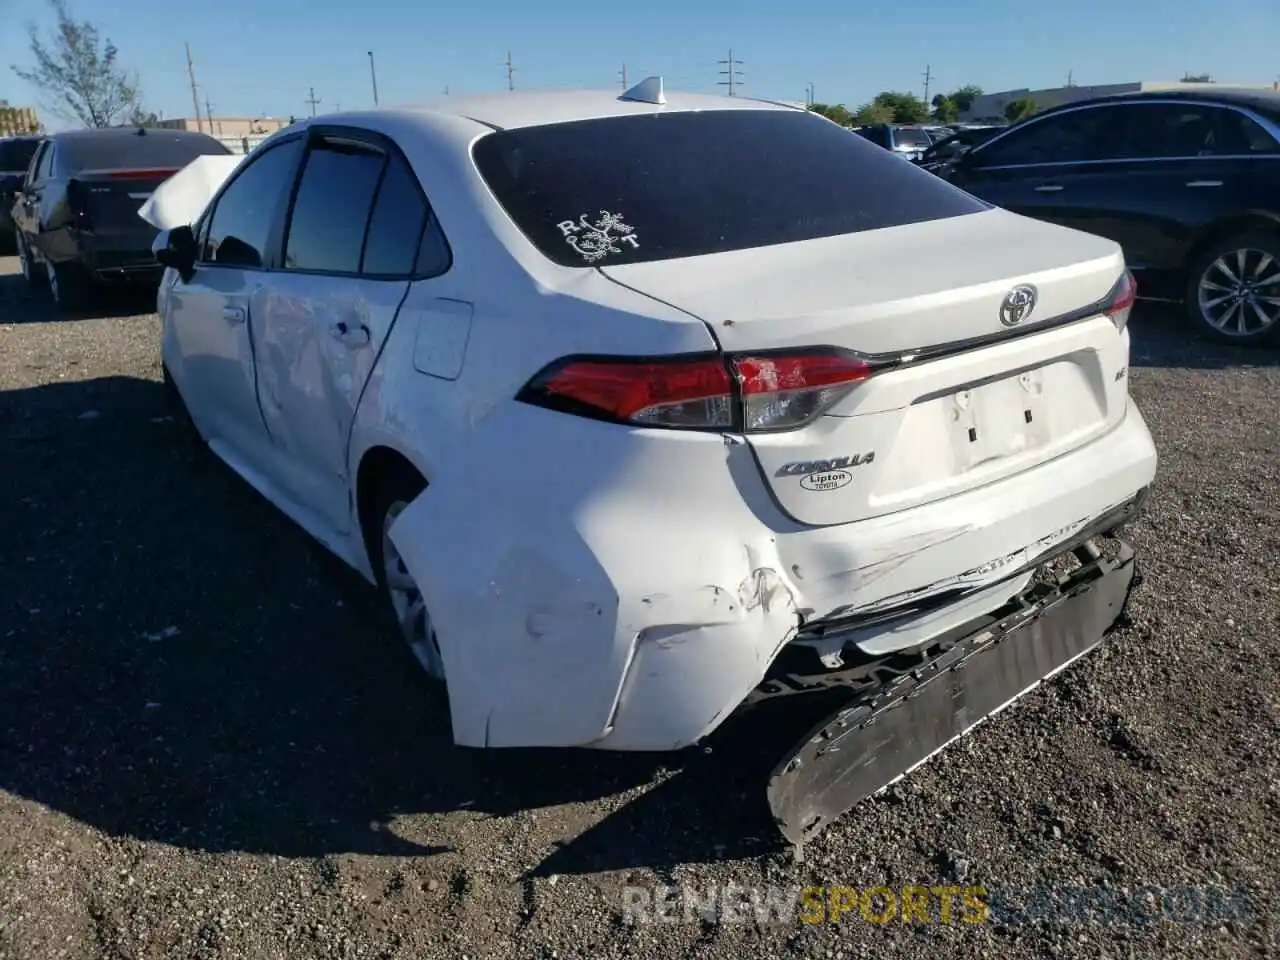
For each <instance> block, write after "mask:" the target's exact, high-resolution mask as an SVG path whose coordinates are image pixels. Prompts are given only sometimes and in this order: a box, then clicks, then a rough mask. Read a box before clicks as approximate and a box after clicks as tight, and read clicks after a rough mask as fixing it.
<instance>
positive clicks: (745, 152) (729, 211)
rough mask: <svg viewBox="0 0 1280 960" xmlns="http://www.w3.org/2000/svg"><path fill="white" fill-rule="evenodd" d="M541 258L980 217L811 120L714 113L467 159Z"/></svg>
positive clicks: (592, 131)
mask: <svg viewBox="0 0 1280 960" xmlns="http://www.w3.org/2000/svg"><path fill="white" fill-rule="evenodd" d="M473 153H474V158H475V163H476V166H477V168H478V169H479V171H480V174H481V176H482V177H484V179H485V181H486V182H487V183H488V184H489V187H490V189H491V190H492V191H493V193H494V195H495V196H496V197H497V199H498V202H499V203H501V204H502V206H503V207H504V208H505V209H506V211H507V212H508V213H509V214H510V215H511V217H512V219H513V220H514V221H515V222H516V224H517V226H519V228H520V229H521V230H522V231H523V232H524V234H525V235H526V236H527V237H528V238H529V239H530V241H532V242H533V244H534V245H535V246H536V247H537V248H538V249H539V250H540V251H541V252H542V253H543V254H545V255H546V256H547V257H548V258H549V259H551V260H553V261H555V262H556V263H560V264H564V265H566V266H592V265H596V264H600V265H605V264H621V263H643V262H647V261H653V260H665V259H671V258H674V257H692V256H698V255H701V254H708V253H719V252H723V251H728V250H744V249H748V248H752V247H762V246H769V245H772V244H781V243H793V242H797V241H802V240H811V239H815V238H818V237H830V236H836V235H839V234H847V233H859V232H861V231H865V230H877V229H880V228H882V227H894V226H900V225H903V224H908V223H919V222H921V221H926V220H940V219H944V218H948V217H957V216H962V215H964V214H969V213H977V212H979V211H981V210H985V209H987V205H986V204H985V203H983V202H982V201H980V200H978V199H976V198H974V197H972V196H970V195H969V194H967V193H964V192H962V191H960V190H958V189H957V188H955V187H953V186H951V185H950V184H948V183H947V182H946V181H944V180H941V179H939V178H937V177H935V176H933V175H932V174H930V173H926V172H925V171H923V170H921V169H919V168H918V167H916V166H915V164H911V163H903V161H902V159H901V158H900V157H897V156H894V155H893V154H892V153H889V152H888V151H886V150H883V149H881V148H879V147H877V146H874V145H872V144H870V143H868V142H867V141H866V140H864V139H863V138H862V137H859V136H857V135H855V134H853V133H851V132H850V131H849V130H846V129H845V128H843V127H840V126H837V125H836V124H834V123H831V122H829V121H827V120H824V119H822V118H820V117H817V116H814V115H812V114H808V113H800V112H798V111H797V112H791V111H782V110H712V111H697V112H680V113H662V114H646V115H643V116H629V117H607V118H603V119H597V120H580V121H574V122H571V123H560V124H548V125H545V126H537V127H526V128H522V129H514V130H505V131H501V132H498V133H491V134H488V135H486V136H484V137H482V138H480V139H479V140H478V141H477V142H476V144H475V147H474V148H473Z"/></svg>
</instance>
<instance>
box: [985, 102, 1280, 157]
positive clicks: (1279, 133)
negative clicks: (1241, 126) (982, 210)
mask: <svg viewBox="0 0 1280 960" xmlns="http://www.w3.org/2000/svg"><path fill="white" fill-rule="evenodd" d="M1142 106H1159V107H1170V106H1174V107H1187V106H1191V107H1207V108H1211V109H1217V110H1234V111H1235V112H1236V113H1238V114H1241V115H1242V116H1245V117H1247V118H1249V119H1250V120H1252V121H1253V122H1254V123H1256V124H1257V125H1258V126H1260V127H1261V128H1262V130H1263V132H1264V133H1266V134H1267V136H1269V137H1271V139H1272V141H1273V142H1274V143H1275V146H1276V152H1275V153H1247V154H1225V153H1224V154H1214V155H1211V156H1200V155H1195V156H1188V157H1113V158H1111V159H1109V160H1050V161H1046V162H1043V163H1002V164H999V165H997V166H991V167H982V168H981V169H983V170H1028V169H1031V168H1034V167H1082V166H1097V165H1098V164H1103V163H1169V162H1171V161H1172V162H1175V163H1181V162H1184V161H1187V160H1277V159H1280V123H1276V122H1275V121H1273V120H1269V119H1267V118H1266V117H1264V116H1262V115H1261V114H1259V113H1256V112H1255V111H1253V110H1250V109H1249V108H1248V107H1241V106H1239V105H1237V104H1234V103H1218V102H1214V101H1212V100H1198V99H1197V100H1192V99H1187V98H1185V97H1160V98H1151V99H1147V98H1143V99H1141V100H1136V99H1135V100H1111V101H1107V102H1105V103H1084V104H1080V105H1079V106H1068V107H1063V108H1061V109H1057V110H1053V111H1052V112H1049V113H1043V114H1040V115H1039V116H1035V117H1032V118H1031V119H1029V120H1028V121H1027V122H1026V124H1019V125H1018V126H1017V127H1010V128H1009V129H1008V130H1006V131H1005V132H1004V133H998V134H996V135H995V136H994V137H992V138H991V139H990V140H987V141H986V142H985V143H980V144H978V145H977V146H976V147H974V148H973V149H971V150H970V151H969V153H970V155H972V156H980V155H981V153H982V151H984V150H986V149H987V148H988V147H990V146H992V145H993V144H996V143H999V142H1000V141H1001V140H1003V139H1004V138H1005V137H1007V136H1009V134H1011V133H1014V132H1017V131H1020V130H1025V129H1026V128H1027V127H1029V126H1031V125H1032V124H1035V123H1039V122H1041V121H1042V120H1050V119H1052V118H1053V117H1060V116H1063V115H1064V114H1068V113H1079V112H1080V111H1082V110H1101V109H1104V108H1106V107H1142Z"/></svg>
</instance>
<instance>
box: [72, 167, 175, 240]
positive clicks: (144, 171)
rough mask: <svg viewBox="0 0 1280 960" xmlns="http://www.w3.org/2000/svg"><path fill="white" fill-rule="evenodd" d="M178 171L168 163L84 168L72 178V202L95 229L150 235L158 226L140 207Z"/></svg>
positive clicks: (118, 233) (132, 234)
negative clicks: (147, 218) (144, 217)
mask: <svg viewBox="0 0 1280 960" xmlns="http://www.w3.org/2000/svg"><path fill="white" fill-rule="evenodd" d="M177 172H178V170H177V168H173V169H170V168H168V167H164V168H157V167H143V168H113V169H102V170H81V171H80V172H78V173H77V174H75V176H74V177H73V178H72V180H71V183H72V184H73V185H74V186H72V187H71V193H72V196H73V197H74V200H73V205H74V206H75V207H76V208H77V209H78V210H80V211H82V216H83V217H84V218H85V220H86V221H87V224H88V226H89V229H91V230H92V231H93V232H94V233H98V234H110V235H127V236H139V237H142V236H149V235H151V234H153V233H155V230H154V228H153V227H152V226H151V225H150V224H148V223H147V222H146V221H144V220H143V219H142V218H141V217H139V216H138V211H139V209H141V207H142V205H143V204H144V203H146V202H147V200H149V199H150V198H151V194H152V193H154V192H155V190H156V188H157V187H159V186H160V184H162V183H164V182H165V181H166V180H168V179H169V178H170V177H171V176H173V175H174V174H175V173H177Z"/></svg>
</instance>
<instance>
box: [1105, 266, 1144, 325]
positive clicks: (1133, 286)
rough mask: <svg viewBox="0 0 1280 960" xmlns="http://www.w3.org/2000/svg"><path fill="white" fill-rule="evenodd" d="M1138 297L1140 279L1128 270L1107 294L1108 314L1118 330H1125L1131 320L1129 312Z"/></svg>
mask: <svg viewBox="0 0 1280 960" xmlns="http://www.w3.org/2000/svg"><path fill="white" fill-rule="evenodd" d="M1137 299H1138V281H1137V280H1135V279H1134V278H1133V274H1132V273H1131V272H1130V271H1128V270H1126V271H1125V272H1124V276H1122V277H1121V278H1120V279H1119V281H1117V283H1116V285H1115V286H1114V287H1113V288H1112V289H1111V293H1110V294H1108V295H1107V306H1106V314H1107V316H1108V317H1110V318H1111V322H1112V323H1114V324H1115V325H1116V329H1117V330H1123V329H1124V328H1125V325H1126V324H1128V322H1129V313H1130V311H1132V310H1133V304H1134V301H1135V300H1137Z"/></svg>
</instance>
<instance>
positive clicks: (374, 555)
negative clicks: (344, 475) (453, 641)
mask: <svg viewBox="0 0 1280 960" xmlns="http://www.w3.org/2000/svg"><path fill="white" fill-rule="evenodd" d="M426 488H427V482H426V480H424V479H423V478H422V475H421V474H419V473H418V471H416V470H414V469H413V468H412V467H410V466H409V465H408V464H403V463H400V464H394V465H392V466H390V467H387V468H385V469H384V470H383V472H382V474H381V476H379V477H377V478H376V479H375V480H374V487H373V490H372V492H371V493H370V495H369V497H368V499H367V501H366V505H365V509H364V511H363V516H362V517H361V527H362V530H363V533H364V541H365V548H366V550H367V551H368V556H369V565H370V566H371V567H372V568H373V575H374V579H375V580H376V581H377V584H378V596H379V599H380V600H381V605H382V611H383V613H385V614H386V615H387V618H388V619H389V620H390V621H391V624H392V625H393V629H394V630H395V635H396V637H397V639H398V640H399V642H400V646H401V647H402V648H404V649H405V650H407V651H408V652H409V653H410V655H411V656H412V657H413V658H414V662H415V663H417V664H418V666H419V668H420V673H421V675H422V677H423V679H424V680H425V681H426V683H427V686H428V687H429V689H430V690H431V691H432V693H433V694H434V695H435V696H437V697H439V698H440V699H443V700H447V698H448V689H447V684H446V681H445V677H444V668H443V664H441V665H440V667H439V672H438V673H437V674H433V673H431V672H430V671H429V670H428V669H427V668H426V666H425V664H423V663H422V662H421V660H420V659H419V657H418V656H417V655H416V654H415V653H414V652H413V650H412V646H411V643H410V641H409V638H408V637H407V636H405V634H404V632H403V631H402V630H401V629H400V626H399V617H398V616H397V612H396V606H395V602H394V601H393V599H392V592H391V588H390V587H389V586H388V583H387V570H386V551H385V549H384V545H383V530H384V528H385V525H386V522H387V516H388V514H389V513H390V511H391V509H392V507H394V506H395V505H397V504H406V505H407V504H409V503H412V502H413V501H414V500H415V499H416V498H417V497H418V495H419V494H420V493H422V491H423V490H425V489H426ZM435 655H436V657H437V660H438V658H439V649H438V648H436V652H435Z"/></svg>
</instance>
